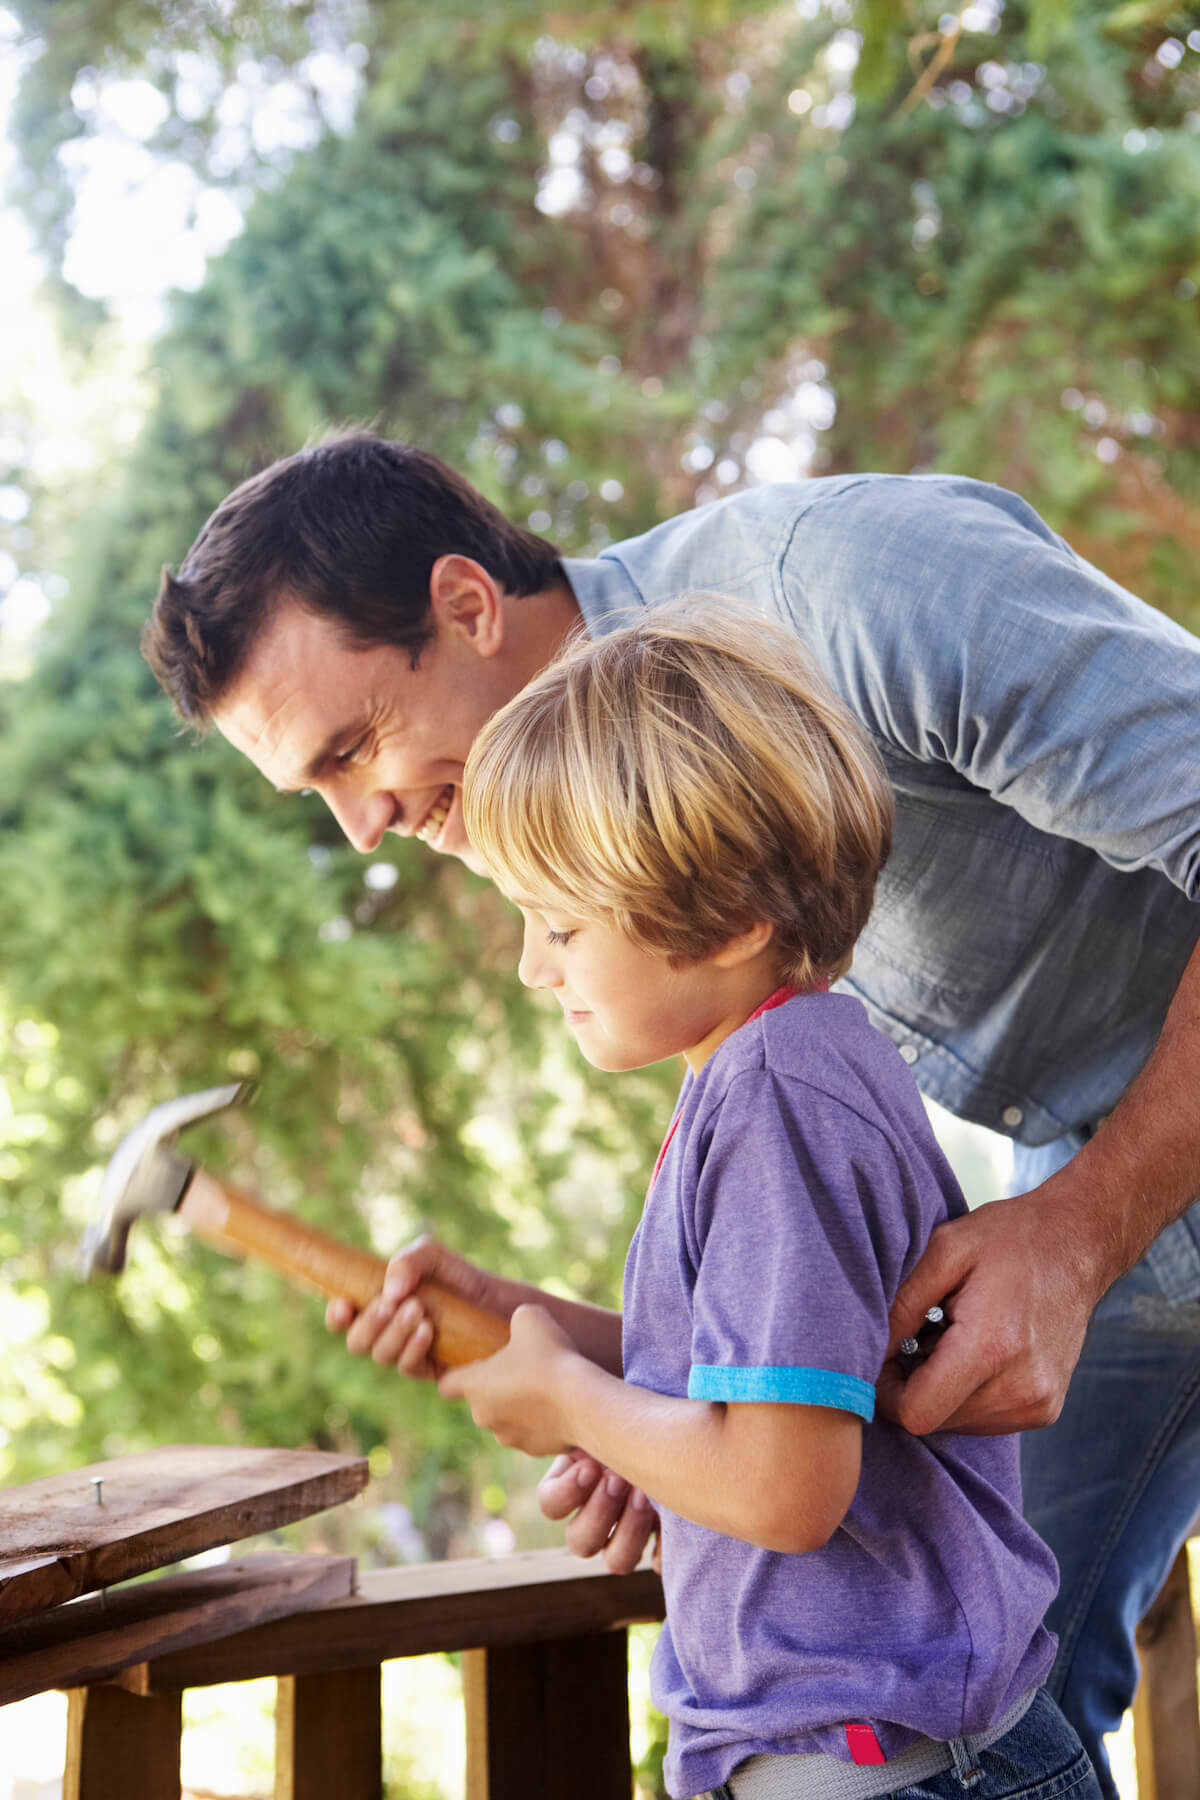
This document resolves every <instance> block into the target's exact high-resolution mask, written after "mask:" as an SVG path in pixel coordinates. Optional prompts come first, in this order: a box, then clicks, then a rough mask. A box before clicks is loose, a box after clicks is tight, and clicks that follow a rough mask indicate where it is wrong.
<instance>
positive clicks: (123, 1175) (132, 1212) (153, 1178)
mask: <svg viewBox="0 0 1200 1800" xmlns="http://www.w3.org/2000/svg"><path fill="white" fill-rule="evenodd" d="M253 1092H254V1088H253V1084H252V1083H250V1082H246V1081H235V1082H231V1083H230V1084H229V1085H228V1086H227V1087H215V1088H205V1089H204V1091H203V1092H202V1093H199V1094H184V1095H182V1096H181V1097H180V1098H179V1099H178V1100H164V1102H163V1104H162V1105H161V1106H156V1107H154V1109H153V1110H152V1111H151V1112H148V1113H147V1114H146V1117H145V1118H144V1119H143V1120H142V1122H141V1124H140V1125H135V1126H134V1128H133V1130H132V1131H129V1132H126V1134H125V1136H124V1137H123V1138H122V1139H121V1142H120V1143H119V1144H118V1145H117V1148H116V1149H115V1151H114V1152H113V1154H112V1157H111V1159H110V1161H109V1164H108V1167H107V1169H105V1171H104V1180H103V1182H102V1183H101V1185H100V1209H99V1212H98V1214H97V1216H96V1218H95V1219H94V1220H93V1221H92V1223H91V1224H90V1225H89V1226H88V1228H87V1230H86V1231H85V1232H84V1234H83V1240H82V1242H81V1243H80V1246H79V1272H80V1274H81V1275H83V1276H85V1277H86V1276H90V1275H95V1274H101V1273H103V1274H106V1275H118V1274H120V1272H121V1270H122V1269H123V1268H124V1267H125V1246H126V1243H127V1242H128V1239H129V1232H130V1228H131V1227H132V1225H133V1222H134V1220H135V1219H138V1218H140V1217H141V1215H142V1214H143V1213H148V1212H174V1210H175V1208H176V1207H177V1206H178V1205H179V1202H180V1201H181V1200H182V1199H183V1196H184V1193H185V1191H186V1189H187V1184H188V1182H189V1181H190V1179H191V1175H192V1169H193V1168H194V1166H195V1165H194V1164H193V1163H191V1162H189V1161H188V1160H187V1159H186V1157H182V1156H180V1155H179V1154H178V1152H177V1151H176V1150H175V1149H174V1144H175V1140H176V1138H177V1137H178V1136H179V1133H180V1132H181V1131H182V1130H183V1128H184V1127H185V1126H186V1125H193V1124H195V1122H196V1121H197V1120H198V1119H206V1118H208V1117H209V1115H210V1114H211V1113H217V1112H223V1111H224V1110H225V1108H226V1107H227V1106H240V1105H242V1104H243V1103H244V1102H245V1101H247V1100H248V1099H249V1098H250V1096H251V1095H252V1094H253Z"/></svg>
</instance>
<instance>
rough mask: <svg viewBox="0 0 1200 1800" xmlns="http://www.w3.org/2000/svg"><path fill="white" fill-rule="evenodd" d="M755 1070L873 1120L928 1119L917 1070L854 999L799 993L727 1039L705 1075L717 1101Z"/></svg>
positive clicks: (702, 1081) (711, 1095) (701, 1080)
mask: <svg viewBox="0 0 1200 1800" xmlns="http://www.w3.org/2000/svg"><path fill="white" fill-rule="evenodd" d="M755 1072H758V1073H761V1074H762V1075H764V1076H768V1077H774V1078H777V1079H778V1080H779V1081H781V1082H784V1083H798V1084H800V1086H802V1087H806V1088H809V1089H814V1090H816V1091H818V1092H820V1093H823V1094H825V1095H826V1096H827V1097H828V1098H830V1099H832V1100H838V1101H841V1102H842V1103H843V1104H844V1105H846V1106H849V1107H851V1108H852V1109H854V1110H856V1111H861V1112H863V1113H864V1114H865V1115H866V1116H868V1117H874V1116H875V1115H876V1113H877V1112H878V1111H879V1109H880V1107H881V1106H883V1108H884V1109H885V1110H886V1111H887V1112H889V1113H891V1112H893V1111H895V1110H896V1109H897V1108H898V1109H899V1110H900V1112H901V1113H903V1114H904V1115H905V1116H906V1117H916V1116H918V1115H919V1116H920V1118H921V1119H922V1120H923V1119H924V1117H925V1114H924V1108H923V1106H922V1104H921V1099H920V1096H919V1094H918V1092H917V1088H916V1083H915V1082H914V1081H913V1078H912V1072H911V1071H910V1070H909V1068H908V1066H907V1065H906V1063H905V1062H904V1061H903V1059H902V1058H901V1056H900V1054H899V1052H898V1051H897V1050H896V1048H895V1046H894V1045H893V1044H892V1043H890V1042H889V1040H888V1039H887V1038H885V1037H884V1035H883V1033H882V1032H880V1031H877V1030H876V1029H875V1027H874V1026H873V1025H872V1024H871V1022H870V1020H869V1019H868V1017H867V1013H866V1008H865V1007H864V1006H863V1005H862V1003H861V1001H859V1000H856V999H855V998H854V997H853V996H852V995H850V994H834V993H812V994H797V995H795V997H794V998H793V999H791V1000H788V1001H786V1002H785V1003H784V1004H783V1005H782V1006H775V1007H772V1008H771V1009H770V1010H769V1011H767V1012H765V1013H762V1014H760V1015H759V1017H757V1018H755V1019H751V1020H750V1021H749V1023H748V1024H746V1025H743V1026H742V1027H741V1029H740V1030H739V1031H735V1032H734V1033H733V1034H732V1036H730V1037H728V1038H726V1040H725V1042H724V1043H723V1044H722V1045H721V1046H720V1047H719V1048H718V1050H717V1051H716V1052H715V1053H714V1055H713V1056H712V1057H711V1058H710V1060H709V1062H708V1063H707V1064H706V1066H705V1068H704V1069H703V1071H702V1072H701V1074H700V1076H699V1078H698V1080H697V1087H698V1088H699V1087H700V1086H701V1084H704V1085H705V1086H706V1087H707V1089H708V1094H709V1098H710V1099H712V1100H717V1099H719V1098H720V1096H721V1095H722V1094H723V1093H725V1092H727V1091H728V1089H729V1087H730V1086H731V1085H733V1084H734V1083H735V1082H737V1081H738V1080H739V1078H741V1077H743V1076H748V1075H753V1074H754V1073H755Z"/></svg>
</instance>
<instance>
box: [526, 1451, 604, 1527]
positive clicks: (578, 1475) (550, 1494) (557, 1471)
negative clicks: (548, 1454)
mask: <svg viewBox="0 0 1200 1800" xmlns="http://www.w3.org/2000/svg"><path fill="white" fill-rule="evenodd" d="M602 1473H603V1470H602V1469H601V1467H600V1464H599V1463H598V1462H597V1461H596V1460H595V1458H594V1457H591V1456H585V1455H583V1454H582V1453H581V1452H580V1451H578V1450H566V1451H564V1452H563V1453H562V1455H561V1456H556V1457H555V1459H554V1461H553V1462H552V1463H551V1464H550V1467H549V1468H548V1469H547V1470H546V1473H545V1474H544V1475H543V1476H542V1479H541V1480H540V1481H539V1482H538V1505H539V1506H540V1507H541V1509H542V1513H543V1515H544V1517H546V1518H547V1519H569V1518H570V1516H571V1514H572V1513H573V1512H577V1511H578V1509H579V1507H580V1506H582V1504H583V1502H584V1501H585V1500H586V1499H587V1497H588V1495H589V1494H590V1493H591V1492H592V1489H593V1488H594V1487H595V1485H596V1483H597V1482H598V1481H599V1479H600V1476H601V1475H602Z"/></svg>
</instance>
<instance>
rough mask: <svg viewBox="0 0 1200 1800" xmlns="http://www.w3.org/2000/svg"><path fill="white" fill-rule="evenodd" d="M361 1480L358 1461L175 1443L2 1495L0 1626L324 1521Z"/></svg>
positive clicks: (362, 1462)
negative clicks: (217, 1549)
mask: <svg viewBox="0 0 1200 1800" xmlns="http://www.w3.org/2000/svg"><path fill="white" fill-rule="evenodd" d="M96 1476H99V1477H100V1478H101V1480H102V1483H103V1486H102V1489H101V1502H102V1503H101V1504H99V1505H98V1504H97V1502H96V1495H95V1490H94V1487H93V1485H92V1482H93V1477H96ZM366 1481H367V1463H366V1459H365V1458H364V1457H350V1456H334V1455H330V1454H328V1453H326V1452H324V1451H318V1450H257V1449H250V1450H246V1449H239V1448H236V1447H233V1446H226V1445H218V1444H176V1445H171V1446H168V1447H167V1448H164V1449H161V1450H148V1451H145V1452H143V1453H141V1454H139V1455H134V1456H122V1457H118V1458H117V1459H116V1460H115V1461H112V1462H100V1463H91V1464H89V1465H88V1467H86V1468H83V1469H77V1470H74V1471H72V1472H71V1473H70V1474H68V1475H54V1476H51V1477H50V1478H49V1479H48V1480H46V1481H31V1482H29V1483H28V1485H27V1486H25V1487H19V1488H8V1489H6V1490H4V1491H3V1492H0V1625H7V1624H9V1623H11V1622H12V1621H13V1620H16V1619H21V1618H27V1617H29V1615H30V1614H32V1613H35V1612H40V1611H41V1610H43V1609H44V1608H45V1607H48V1606H57V1605H59V1604H60V1603H61V1602H62V1601H64V1600H72V1599H74V1598H75V1597H76V1596H77V1595H78V1594H85V1593H89V1592H92V1591H93V1590H95V1589H96V1588H101V1587H110V1586H112V1585H113V1584H114V1583H115V1582H118V1581H125V1580H128V1579H129V1577H130V1576H133V1575H143V1574H145V1573H146V1571H147V1570H148V1569H158V1568H162V1567H163V1566H164V1565H165V1564H167V1563H173V1562H179V1561H181V1560H182V1558H184V1557H185V1556H193V1555H195V1553H196V1552H197V1551H199V1550H210V1549H212V1548H213V1547H214V1546H216V1545H218V1544H233V1543H237V1542H238V1541H239V1540H240V1539H242V1538H247V1537H251V1536H253V1535H254V1534H255V1533H256V1532H261V1531H272V1530H274V1529H275V1528H276V1527H277V1526H280V1525H286V1524H290V1523H291V1521H292V1520H294V1519H303V1518H307V1517H308V1516H309V1515H310V1514H312V1513H318V1512H323V1511H324V1510H325V1508H326V1507H329V1506H337V1505H338V1504H339V1503H340V1502H341V1501H343V1500H349V1499H350V1498H351V1497H352V1496H353V1495H354V1494H357V1493H358V1492H359V1491H360V1490H361V1489H362V1488H363V1487H365V1486H366Z"/></svg>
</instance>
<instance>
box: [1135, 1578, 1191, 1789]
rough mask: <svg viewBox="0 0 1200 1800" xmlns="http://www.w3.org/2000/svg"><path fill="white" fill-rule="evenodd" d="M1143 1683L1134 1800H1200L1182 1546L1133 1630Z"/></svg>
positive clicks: (1139, 1693)
mask: <svg viewBox="0 0 1200 1800" xmlns="http://www.w3.org/2000/svg"><path fill="white" fill-rule="evenodd" d="M1137 1646H1138V1656H1139V1659H1140V1662H1141V1679H1140V1681H1139V1682H1138V1690H1137V1694H1136V1695H1135V1697H1134V1702H1133V1746H1134V1755H1135V1758H1136V1761H1137V1782H1138V1800H1200V1704H1198V1702H1197V1697H1196V1627H1195V1623H1194V1620H1193V1618H1192V1597H1191V1590H1190V1584H1189V1581H1188V1553H1187V1545H1186V1544H1185V1545H1184V1546H1183V1548H1182V1549H1181V1550H1180V1552H1179V1555H1178V1556H1177V1557H1176V1558H1175V1562H1174V1564H1173V1566H1172V1569H1171V1573H1170V1574H1169V1575H1168V1577H1167V1580H1166V1583H1165V1585H1164V1587H1163V1590H1162V1592H1161V1594H1160V1595H1159V1596H1158V1599H1157V1600H1156V1601H1155V1602H1154V1605H1153V1606H1152V1607H1151V1608H1150V1610H1149V1612H1148V1613H1147V1614H1146V1616H1145V1618H1144V1619H1143V1620H1142V1622H1141V1624H1140V1625H1139V1626H1138V1629H1137Z"/></svg>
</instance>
